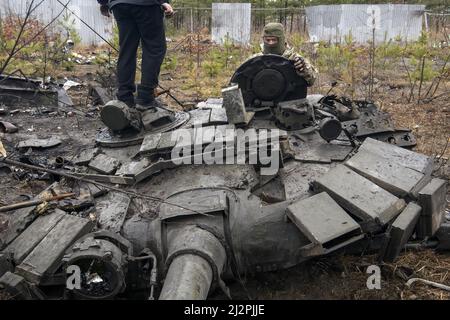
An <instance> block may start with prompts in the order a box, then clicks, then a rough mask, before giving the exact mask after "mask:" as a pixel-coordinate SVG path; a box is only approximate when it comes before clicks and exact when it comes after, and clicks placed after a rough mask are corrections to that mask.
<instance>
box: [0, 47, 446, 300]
mask: <svg viewBox="0 0 450 320" xmlns="http://www.w3.org/2000/svg"><path fill="white" fill-rule="evenodd" d="M330 91H331V90H330ZM222 94H223V98H222V99H208V100H207V101H204V102H201V103H199V104H198V106H197V108H196V109H194V110H192V111H189V112H174V111H171V110H169V109H167V108H164V107H161V108H152V109H149V110H146V111H144V112H139V111H136V110H134V109H130V108H128V107H127V106H126V105H125V104H123V103H121V102H120V101H111V102H109V103H107V104H106V105H105V106H104V107H103V109H102V110H101V117H102V120H103V122H104V124H105V125H106V128H105V129H103V130H101V131H100V132H99V133H98V135H97V136H96V137H95V140H96V143H95V146H94V145H93V146H92V148H90V149H88V150H84V151H83V152H82V153H80V154H78V155H77V157H76V158H75V160H73V162H74V163H75V164H76V165H77V169H76V170H75V171H73V172H70V174H72V175H74V176H77V177H79V178H80V180H81V181H82V182H81V185H80V190H79V194H80V196H79V199H81V200H79V201H80V204H82V203H85V201H83V199H84V200H86V199H88V200H89V201H90V202H91V205H95V208H96V212H97V221H96V223H94V222H93V221H92V220H89V219H88V218H84V217H79V216H73V215H69V214H67V213H65V212H64V211H61V210H59V209H56V210H55V211H54V212H53V213H51V214H47V215H45V216H40V217H38V218H36V219H35V220H33V221H32V222H31V223H28V224H27V227H24V228H22V229H21V233H20V235H18V236H17V237H15V238H14V239H10V241H9V243H7V244H6V246H5V248H4V249H3V251H2V255H3V258H4V262H5V263H6V262H8V261H10V260H12V264H13V265H14V267H13V266H11V271H10V272H7V273H6V274H4V275H3V276H2V278H1V279H0V283H2V284H3V285H4V286H5V287H6V288H9V290H11V291H12V292H15V293H16V294H17V295H19V296H22V297H23V298H27V299H43V298H49V297H58V298H65V299H113V298H140V299H141V298H145V299H163V300H164V299H165V300H167V299H207V298H208V296H209V294H210V293H212V292H213V291H214V290H222V291H223V292H224V294H225V295H226V296H228V297H232V295H233V292H230V291H229V289H228V287H227V284H226V283H227V282H228V281H230V280H237V281H241V279H242V278H244V277H245V276H247V275H252V274H255V273H259V272H266V271H276V270H280V269H285V268H290V267H292V266H295V265H297V264H300V263H302V262H303V261H306V260H308V259H311V258H314V257H318V256H322V255H327V254H329V253H331V252H335V251H337V250H342V251H344V252H348V253H349V254H351V253H357V252H362V251H364V252H374V251H375V252H378V255H379V259H380V261H393V260H395V259H396V257H397V256H398V255H399V253H400V252H401V250H402V248H403V247H404V246H405V244H406V243H407V242H408V240H410V239H425V238H429V237H432V236H436V235H438V236H439V235H440V234H441V230H442V227H441V224H443V222H444V211H445V205H446V204H445V195H446V188H447V186H446V182H445V181H444V180H441V179H438V178H434V177H433V176H432V172H433V161H432V159H431V158H429V157H427V156H425V155H422V154H419V153H416V152H414V151H411V150H410V149H411V148H412V147H413V146H414V145H415V144H416V141H415V138H414V136H413V135H412V134H411V132H410V131H409V130H407V129H397V128H395V127H394V124H393V122H392V120H391V118H390V116H389V115H388V114H386V113H384V112H382V111H380V110H379V108H378V107H377V106H376V105H375V104H374V103H372V102H370V101H355V100H350V99H348V98H345V97H338V96H335V95H331V94H327V95H307V85H306V82H305V81H304V79H303V78H302V77H300V76H299V75H297V73H296V71H295V69H294V67H293V65H292V62H291V61H289V60H286V59H284V58H283V57H280V56H275V55H263V56H259V57H255V58H253V59H250V60H249V61H247V62H245V63H244V64H243V65H241V66H240V67H239V68H238V69H237V70H236V72H235V74H234V75H233V77H232V79H231V81H230V83H229V86H228V87H227V88H225V89H224V90H223V91H222ZM112 185H116V186H115V187H112V188H111V187H108V188H106V190H109V192H108V193H106V194H105V192H104V190H105V186H112ZM52 188H53V189H55V188H58V187H57V186H56V187H55V186H51V187H50V188H49V189H48V190H47V192H51V191H52ZM53 191H55V190H53ZM83 197H84V198H83ZM66 204H67V203H66ZM67 205H71V206H73V207H75V206H76V205H77V203H76V202H75V203H74V201H68V204H67ZM446 230H447V229H446ZM444 231H445V230H444ZM446 232H447V234H448V230H447V231H446ZM7 256H9V257H10V258H9V259H10V260H8V259H6V258H5V257H7Z"/></svg>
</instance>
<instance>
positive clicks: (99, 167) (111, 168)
mask: <svg viewBox="0 0 450 320" xmlns="http://www.w3.org/2000/svg"><path fill="white" fill-rule="evenodd" d="M119 166H120V161H119V160H117V159H115V158H112V157H108V156H107V155H105V154H102V153H101V154H99V155H97V156H96V157H95V158H94V159H92V160H91V162H89V168H91V169H94V170H95V171H98V172H100V173H102V174H113V173H114V172H115V171H116V170H117V168H118V167H119Z"/></svg>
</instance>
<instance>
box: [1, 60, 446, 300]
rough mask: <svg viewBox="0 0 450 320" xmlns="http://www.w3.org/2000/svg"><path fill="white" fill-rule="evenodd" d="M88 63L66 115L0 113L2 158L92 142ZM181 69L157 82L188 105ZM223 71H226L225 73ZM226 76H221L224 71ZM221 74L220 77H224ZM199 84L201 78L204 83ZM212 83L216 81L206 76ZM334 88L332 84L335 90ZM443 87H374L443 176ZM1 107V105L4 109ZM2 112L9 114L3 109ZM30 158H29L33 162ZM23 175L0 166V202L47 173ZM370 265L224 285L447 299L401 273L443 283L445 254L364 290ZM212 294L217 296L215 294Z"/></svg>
mask: <svg viewBox="0 0 450 320" xmlns="http://www.w3.org/2000/svg"><path fill="white" fill-rule="evenodd" d="M97 70H98V68H97V67H96V66H83V65H80V66H77V67H76V70H75V71H73V72H70V73H67V74H66V76H68V78H69V79H71V80H75V81H78V82H80V83H82V86H81V87H76V88H72V89H70V90H69V94H70V95H71V97H72V98H73V101H74V103H75V106H76V110H74V112H62V113H61V114H56V115H52V116H50V115H48V114H41V115H39V114H34V113H33V109H31V108H30V109H20V112H18V113H16V114H14V115H10V114H9V113H8V114H7V115H5V116H0V117H1V119H2V120H5V121H10V122H12V123H14V124H15V125H17V126H18V127H19V131H18V133H15V134H3V135H2V136H0V137H1V138H0V140H1V141H2V142H3V144H4V146H5V149H6V151H7V152H8V154H9V155H11V154H15V153H16V152H17V151H16V149H15V147H14V146H15V145H16V143H17V142H18V141H20V140H23V139H24V138H27V137H30V136H36V137H39V138H46V137H49V136H52V135H58V136H59V137H60V138H61V140H62V144H61V146H60V147H58V148H52V149H46V150H42V151H32V153H30V154H27V153H26V154H22V155H21V156H22V157H26V156H29V157H30V159H31V158H32V159H34V161H38V162H39V164H44V165H45V164H51V163H52V162H53V161H54V160H55V158H56V157H57V156H65V157H73V156H74V155H75V154H76V153H78V152H79V151H80V150H81V149H82V148H83V146H86V145H92V144H93V143H94V136H95V133H96V132H97V131H98V130H99V129H100V128H102V127H103V126H102V124H101V122H100V120H99V116H98V108H96V107H93V106H91V105H90V104H89V102H90V101H89V99H88V97H87V91H88V90H87V88H88V82H89V80H90V79H92V78H94V77H95V76H94V73H95V71H97ZM186 72H187V71H186V70H182V69H181V70H179V69H176V70H173V71H170V72H167V71H164V72H163V74H162V76H161V79H162V80H161V85H162V87H164V88H170V89H171V93H172V94H173V95H174V96H176V97H177V98H178V99H179V100H181V101H182V102H189V103H192V102H194V101H196V100H198V99H199V98H207V97H199V96H198V93H194V92H190V91H189V90H184V89H182V88H183V86H184V84H185V82H186V81H187V80H186V76H185V73H186ZM229 74H230V75H231V71H230V72H229ZM228 76H229V75H228ZM226 78H227V75H224V77H223V79H226ZM205 81H206V83H207V80H205ZM214 81H217V80H214ZM329 81H330V78H329V77H327V76H322V77H321V80H320V82H319V83H318V84H316V85H315V87H314V88H313V91H314V92H315V93H319V92H320V93H326V92H327V91H328V84H329ZM224 85H226V83H224ZM337 90H339V87H338V89H337ZM448 92H450V84H449V83H448V82H445V83H443V85H442V86H441V88H440V91H439V94H442V96H441V97H440V98H436V99H434V100H432V101H430V102H427V103H420V104H417V103H416V102H415V101H414V102H410V103H407V102H406V95H407V93H408V88H407V87H406V85H405V81H404V78H403V76H402V75H400V74H398V73H396V72H395V70H394V71H393V70H386V72H384V73H383V74H380V75H379V83H378V85H377V86H376V90H375V100H376V102H378V103H380V104H381V108H382V109H383V110H384V111H387V112H389V113H390V114H391V115H392V116H393V119H394V121H395V122H396V124H397V126H399V127H407V128H410V129H412V130H413V133H414V134H415V136H416V138H417V141H418V144H417V147H416V150H417V151H419V152H423V153H425V154H427V155H430V156H434V157H436V159H437V161H438V162H439V164H440V170H439V173H440V174H441V175H442V176H443V177H444V178H446V179H448V177H449V176H450V172H449V165H448V158H449V156H450V147H449V146H448V144H449V140H450V121H449V118H450V102H449V100H448V98H449V96H448ZM161 99H162V100H163V101H164V102H165V103H166V104H168V105H169V106H170V107H172V108H174V109H180V106H179V105H177V103H175V102H174V100H173V99H171V98H170V97H169V96H168V95H162V96H161ZM6 108H8V106H6ZM8 111H11V110H9V109H8ZM36 159H37V160H36ZM47 178H48V180H45V177H42V176H39V177H38V176H27V174H26V172H21V171H16V172H10V170H9V169H8V168H6V167H1V166H0V181H1V183H0V206H1V205H6V204H10V203H13V202H17V201H20V200H24V199H27V197H30V196H34V195H37V194H38V193H39V192H40V191H42V190H43V189H44V188H45V187H46V186H47V185H48V184H49V182H50V180H51V177H47ZM5 220H6V219H5V215H4V214H0V231H2V229H5V228H6V227H7V225H6V224H5ZM372 264H376V256H364V257H360V256H344V255H340V254H334V255H331V256H327V257H323V258H320V259H314V260H311V261H308V262H306V263H304V264H303V265H301V266H298V267H294V268H291V269H288V270H283V271H279V272H274V273H265V274H259V275H257V276H255V277H252V278H247V279H245V283H238V282H236V283H232V284H230V289H231V292H232V295H233V297H234V298H242V299H247V298H251V299H437V300H441V299H449V298H450V292H448V291H444V290H441V289H437V288H432V287H430V286H428V285H425V284H422V283H415V284H413V285H412V287H411V288H408V287H407V286H406V280H405V278H404V276H405V275H407V276H415V277H419V278H423V279H427V280H432V281H436V282H438V283H442V284H445V285H447V286H449V285H450V276H449V273H450V254H449V253H443V254H436V253H435V252H434V251H432V250H422V251H407V252H404V254H402V256H401V257H400V259H399V260H398V261H397V262H395V263H394V264H387V265H383V266H382V283H381V290H369V289H367V287H366V281H367V279H368V276H369V275H368V274H367V273H366V269H367V267H368V266H369V265H372ZM214 298H216V299H217V298H223V295H221V294H220V293H219V292H218V293H216V294H215V295H214V296H213V299H214ZM0 299H1V298H0Z"/></svg>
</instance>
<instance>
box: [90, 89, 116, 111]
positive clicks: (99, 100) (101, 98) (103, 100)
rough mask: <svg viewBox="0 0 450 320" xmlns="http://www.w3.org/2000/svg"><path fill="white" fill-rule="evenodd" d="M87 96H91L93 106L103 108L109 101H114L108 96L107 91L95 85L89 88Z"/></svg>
mask: <svg viewBox="0 0 450 320" xmlns="http://www.w3.org/2000/svg"><path fill="white" fill-rule="evenodd" d="M89 96H91V97H92V98H93V99H94V100H93V104H94V105H102V106H104V105H105V104H107V103H108V102H109V101H111V100H113V99H114V97H113V96H112V95H111V94H109V92H108V90H107V89H105V88H102V87H100V86H97V85H91V86H89Z"/></svg>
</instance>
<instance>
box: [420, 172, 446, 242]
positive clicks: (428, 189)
mask: <svg viewBox="0 0 450 320" xmlns="http://www.w3.org/2000/svg"><path fill="white" fill-rule="evenodd" d="M446 193H447V182H446V181H444V180H441V179H433V180H431V182H430V183H428V184H427V185H426V186H425V187H424V188H423V189H422V190H420V191H419V204H420V206H421V207H422V208H423V210H422V214H421V216H420V218H419V223H418V225H417V236H418V237H419V238H425V237H432V236H433V235H434V234H435V233H436V231H437V230H438V229H439V226H440V225H441V223H442V221H443V219H444V213H445V206H446V204H447V202H446V200H445V196H446Z"/></svg>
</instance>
